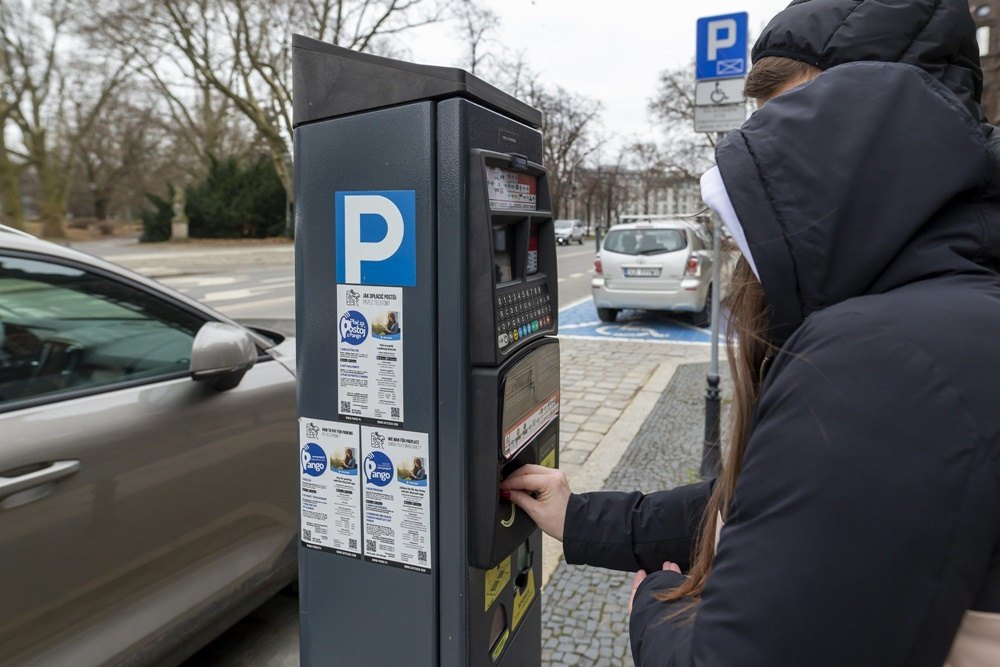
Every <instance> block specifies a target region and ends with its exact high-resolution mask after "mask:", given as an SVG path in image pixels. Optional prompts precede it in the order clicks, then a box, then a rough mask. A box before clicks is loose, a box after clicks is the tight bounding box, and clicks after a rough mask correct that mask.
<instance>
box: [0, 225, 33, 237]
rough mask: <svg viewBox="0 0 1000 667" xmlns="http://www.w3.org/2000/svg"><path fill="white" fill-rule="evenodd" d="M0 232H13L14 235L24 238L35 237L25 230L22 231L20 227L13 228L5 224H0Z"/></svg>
mask: <svg viewBox="0 0 1000 667" xmlns="http://www.w3.org/2000/svg"><path fill="white" fill-rule="evenodd" d="M0 232H5V233H7V234H14V235H16V236H23V237H24V238H26V239H33V238H35V237H34V236H32V235H31V234H29V233H28V232H26V231H23V230H20V229H14V228H13V227H8V226H7V225H0Z"/></svg>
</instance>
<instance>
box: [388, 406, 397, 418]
mask: <svg viewBox="0 0 1000 667" xmlns="http://www.w3.org/2000/svg"><path fill="white" fill-rule="evenodd" d="M389 414H390V415H392V418H393V419H399V408H390V409H389Z"/></svg>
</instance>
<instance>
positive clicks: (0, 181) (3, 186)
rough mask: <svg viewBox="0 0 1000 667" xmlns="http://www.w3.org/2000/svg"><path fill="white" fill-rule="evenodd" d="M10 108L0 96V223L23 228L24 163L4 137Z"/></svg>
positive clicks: (9, 121)
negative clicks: (16, 156) (22, 190)
mask: <svg viewBox="0 0 1000 667" xmlns="http://www.w3.org/2000/svg"><path fill="white" fill-rule="evenodd" d="M5 92H6V91H5ZM11 108H12V104H11V103H10V102H9V101H8V100H7V99H6V98H5V96H0V224H4V225H8V226H11V227H14V228H16V229H23V228H24V210H23V209H22V207H21V187H20V180H21V172H22V170H23V167H24V165H23V162H22V161H20V160H18V159H16V158H15V157H14V154H13V152H12V151H11V150H10V148H8V146H7V139H6V136H7V125H8V124H9V123H11V119H10V111H11Z"/></svg>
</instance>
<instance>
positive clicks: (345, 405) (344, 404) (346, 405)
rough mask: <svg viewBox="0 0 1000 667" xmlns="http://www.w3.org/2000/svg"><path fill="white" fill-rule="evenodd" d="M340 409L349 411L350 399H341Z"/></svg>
mask: <svg viewBox="0 0 1000 667" xmlns="http://www.w3.org/2000/svg"><path fill="white" fill-rule="evenodd" d="M340 411H341V412H350V411H351V402H350V401H341V402H340Z"/></svg>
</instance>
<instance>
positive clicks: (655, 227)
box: [591, 220, 712, 326]
mask: <svg viewBox="0 0 1000 667" xmlns="http://www.w3.org/2000/svg"><path fill="white" fill-rule="evenodd" d="M591 287H592V288H593V293H594V305H595V306H597V314H598V316H599V317H600V318H601V320H602V321H604V322H614V321H615V318H616V317H617V316H618V313H619V312H620V311H621V310H623V309H625V308H635V309H640V310H661V311H673V312H683V313H691V317H692V320H693V322H694V323H695V324H697V325H699V326H704V325H706V324H708V321H709V319H710V318H711V301H712V300H711V293H712V255H711V242H710V240H709V239H708V238H707V237H706V236H705V234H703V233H702V231H701V229H700V228H699V227H698V226H697V225H695V223H692V222H688V221H685V220H655V221H644V222H632V223H625V224H620V225H615V226H614V227H612V228H611V229H610V230H609V231H608V234H607V236H605V237H604V240H603V242H602V244H601V250H600V251H599V252H598V253H597V257H596V258H595V259H594V278H593V280H592V281H591Z"/></svg>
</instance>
